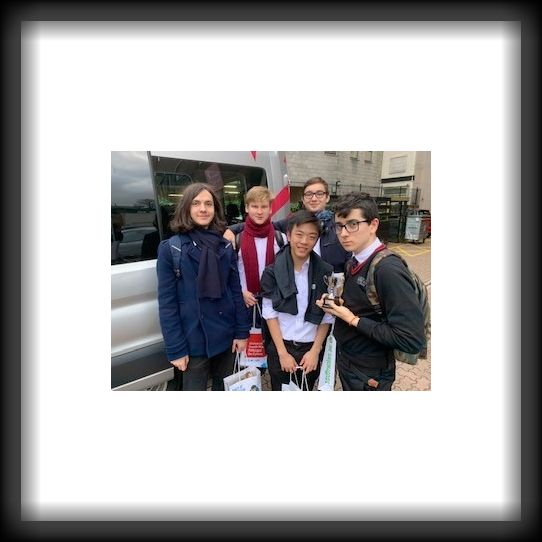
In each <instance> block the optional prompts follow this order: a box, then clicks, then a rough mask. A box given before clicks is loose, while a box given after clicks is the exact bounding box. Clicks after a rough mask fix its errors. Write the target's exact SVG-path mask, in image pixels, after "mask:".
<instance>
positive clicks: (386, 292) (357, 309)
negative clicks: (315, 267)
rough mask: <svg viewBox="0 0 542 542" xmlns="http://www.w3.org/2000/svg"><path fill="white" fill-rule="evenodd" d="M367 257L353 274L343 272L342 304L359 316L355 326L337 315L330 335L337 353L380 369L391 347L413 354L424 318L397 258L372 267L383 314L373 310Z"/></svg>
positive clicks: (421, 338)
mask: <svg viewBox="0 0 542 542" xmlns="http://www.w3.org/2000/svg"><path fill="white" fill-rule="evenodd" d="M371 259H372V258H370V259H369V260H368V261H367V262H366V264H365V265H364V266H363V268H362V269H361V271H359V273H357V274H356V275H353V276H352V275H351V274H350V273H348V274H347V275H346V280H345V285H344V292H343V299H344V304H345V305H346V306H347V307H348V308H349V309H350V310H351V311H352V312H353V313H354V314H355V315H356V316H359V317H360V321H359V324H358V326H357V328H354V327H352V326H349V325H348V323H347V322H345V321H344V320H341V319H340V318H337V319H336V321H335V329H334V335H335V338H336V339H337V347H338V351H339V355H340V356H341V357H342V358H343V359H345V360H346V361H348V362H350V363H353V364H355V365H358V366H363V367H373V368H375V367H376V368H383V367H386V366H388V365H389V363H390V362H391V361H393V350H394V349H397V350H401V351H403V352H409V353H416V352H419V351H420V350H421V349H422V348H423V345H424V342H425V332H424V320H423V313H422V309H421V307H420V303H419V301H418V298H417V296H416V292H415V287H414V284H413V282H412V279H411V278H410V275H409V273H408V270H407V269H406V268H405V266H404V264H403V262H401V260H400V259H399V258H396V257H394V256H389V257H387V258H384V259H383V260H382V261H380V263H379V264H378V266H377V268H376V270H375V288H376V291H377V293H378V298H379V300H380V303H381V306H382V311H383V314H382V315H379V314H378V313H376V312H375V310H374V309H373V306H372V305H371V303H370V301H369V299H368V298H367V294H366V292H365V280H366V277H367V271H368V269H369V264H370V260H371Z"/></svg>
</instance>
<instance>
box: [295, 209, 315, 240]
mask: <svg viewBox="0 0 542 542" xmlns="http://www.w3.org/2000/svg"><path fill="white" fill-rule="evenodd" d="M301 224H315V225H316V228H317V230H318V236H320V233H321V229H320V221H319V220H318V218H317V216H316V215H315V214H314V213H311V212H310V211H307V210H306V209H301V210H300V211H296V212H295V213H293V214H292V215H291V216H290V217H289V218H288V232H289V233H292V230H293V229H294V226H301Z"/></svg>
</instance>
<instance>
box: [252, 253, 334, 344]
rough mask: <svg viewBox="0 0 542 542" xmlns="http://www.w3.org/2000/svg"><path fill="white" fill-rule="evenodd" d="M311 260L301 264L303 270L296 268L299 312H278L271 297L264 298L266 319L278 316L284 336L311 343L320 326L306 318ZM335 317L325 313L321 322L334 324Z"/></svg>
mask: <svg viewBox="0 0 542 542" xmlns="http://www.w3.org/2000/svg"><path fill="white" fill-rule="evenodd" d="M309 260H310V258H307V260H306V261H305V263H304V264H303V265H302V266H301V271H296V270H295V269H294V277H295V285H296V287H297V295H296V301H297V314H288V313H285V312H277V311H276V310H274V309H273V303H272V302H271V300H270V299H269V298H267V297H264V298H263V300H262V316H263V317H264V318H265V319H266V320H269V319H271V318H278V321H279V326H280V332H281V334H282V338H283V339H284V340H286V341H299V342H302V343H310V342H313V341H314V339H315V338H316V330H317V328H318V326H317V325H316V324H312V323H311V322H307V321H305V319H304V318H305V312H306V311H307V307H308V305H309ZM312 286H315V285H312ZM334 319H335V317H334V316H331V315H330V314H325V315H324V318H323V319H322V322H321V323H322V324H332V323H333V320H334Z"/></svg>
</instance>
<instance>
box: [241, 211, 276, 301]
mask: <svg viewBox="0 0 542 542" xmlns="http://www.w3.org/2000/svg"><path fill="white" fill-rule="evenodd" d="M255 237H267V250H266V253H265V265H266V266H268V265H269V264H271V263H273V262H274V261H275V250H274V245H275V228H274V227H273V224H271V218H268V219H267V220H266V221H265V222H264V223H263V224H261V225H259V224H256V223H255V222H253V220H252V219H251V218H250V217H249V216H248V217H247V220H246V222H245V229H244V231H243V233H242V234H241V243H240V245H241V246H240V248H241V256H242V258H243V265H244V266H245V276H246V278H247V288H248V291H249V292H252V293H253V294H257V293H259V291H260V270H259V269H258V254H257V253H256V243H255V242H254V238H255ZM262 271H263V269H262Z"/></svg>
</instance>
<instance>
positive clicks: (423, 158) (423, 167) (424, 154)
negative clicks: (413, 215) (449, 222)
mask: <svg viewBox="0 0 542 542" xmlns="http://www.w3.org/2000/svg"><path fill="white" fill-rule="evenodd" d="M414 175H415V176H416V179H415V181H414V187H416V188H419V189H420V202H419V208H420V209H429V210H431V151H417V152H416V167H415V170H414Z"/></svg>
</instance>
